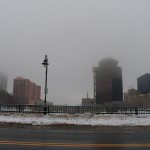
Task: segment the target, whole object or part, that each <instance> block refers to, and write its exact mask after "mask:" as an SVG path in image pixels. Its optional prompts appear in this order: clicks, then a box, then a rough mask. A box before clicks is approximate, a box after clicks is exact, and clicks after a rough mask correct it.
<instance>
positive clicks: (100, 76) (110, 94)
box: [93, 58, 123, 104]
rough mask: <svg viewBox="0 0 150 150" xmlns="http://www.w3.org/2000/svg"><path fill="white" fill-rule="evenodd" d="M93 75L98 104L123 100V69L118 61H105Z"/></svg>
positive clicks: (96, 68) (108, 59)
mask: <svg viewBox="0 0 150 150" xmlns="http://www.w3.org/2000/svg"><path fill="white" fill-rule="evenodd" d="M93 73H94V98H95V99H96V104H103V103H108V102H112V101H121V100H123V87H122V69H121V67H119V66H118V61H117V60H114V59H112V58H107V59H103V60H102V61H100V62H99V66H98V67H94V68H93Z"/></svg>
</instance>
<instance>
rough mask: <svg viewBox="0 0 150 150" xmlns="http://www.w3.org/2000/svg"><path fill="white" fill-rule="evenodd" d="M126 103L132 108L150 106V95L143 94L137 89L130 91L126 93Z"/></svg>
mask: <svg viewBox="0 0 150 150" xmlns="http://www.w3.org/2000/svg"><path fill="white" fill-rule="evenodd" d="M124 102H125V103H128V104H130V105H132V106H145V107H146V106H150V93H148V94H141V93H140V92H138V91H137V90H135V89H130V90H128V92H127V93H124Z"/></svg>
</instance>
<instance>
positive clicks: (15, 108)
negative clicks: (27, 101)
mask: <svg viewBox="0 0 150 150" xmlns="http://www.w3.org/2000/svg"><path fill="white" fill-rule="evenodd" d="M4 112H14V113H34V114H35V113H39V114H43V113H44V112H45V111H44V106H37V105H0V113H4ZM85 113H90V114H126V115H131V114H135V115H149V114H150V107H102V106H58V105H52V106H47V109H46V114H85Z"/></svg>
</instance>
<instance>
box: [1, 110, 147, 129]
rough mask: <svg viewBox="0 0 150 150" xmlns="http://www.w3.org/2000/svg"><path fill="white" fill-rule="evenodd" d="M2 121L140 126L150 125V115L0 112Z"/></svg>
mask: <svg viewBox="0 0 150 150" xmlns="http://www.w3.org/2000/svg"><path fill="white" fill-rule="evenodd" d="M0 123H20V124H32V125H52V124H58V125H59V124H72V125H91V126H95V125H98V126H100V125H106V126H140V125H143V126H144V125H145V126H148V125H150V115H147V116H146V115H145V116H135V115H115V114H112V115H92V114H80V115H79V114H74V115H69V114H63V115H55V114H52V115H40V114H11V113H10V114H9V113H6V114H3V113H2V114H0Z"/></svg>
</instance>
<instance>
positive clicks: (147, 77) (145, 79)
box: [137, 73, 150, 94]
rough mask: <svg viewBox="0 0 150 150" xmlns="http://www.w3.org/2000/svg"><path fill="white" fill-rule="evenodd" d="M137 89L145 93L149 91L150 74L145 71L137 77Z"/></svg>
mask: <svg viewBox="0 0 150 150" xmlns="http://www.w3.org/2000/svg"><path fill="white" fill-rule="evenodd" d="M137 87H138V91H139V92H141V93H143V94H147V93H149V92H150V74H149V73H146V74H144V75H142V76H140V77H138V78H137Z"/></svg>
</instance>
